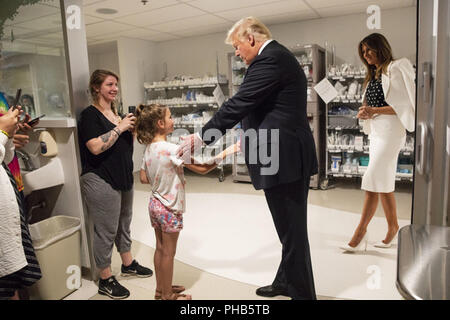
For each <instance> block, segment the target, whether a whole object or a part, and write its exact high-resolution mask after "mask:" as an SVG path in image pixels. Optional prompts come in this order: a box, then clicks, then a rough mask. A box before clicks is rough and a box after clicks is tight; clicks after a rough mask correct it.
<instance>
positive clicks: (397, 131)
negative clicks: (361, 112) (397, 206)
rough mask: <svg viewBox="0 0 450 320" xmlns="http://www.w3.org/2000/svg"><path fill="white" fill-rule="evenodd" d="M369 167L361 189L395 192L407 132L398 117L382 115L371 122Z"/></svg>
mask: <svg viewBox="0 0 450 320" xmlns="http://www.w3.org/2000/svg"><path fill="white" fill-rule="evenodd" d="M371 122H372V123H371V134H370V135H369V140H370V144H369V166H368V167H367V170H366V172H365V173H364V175H363V177H362V183H361V189H363V190H366V191H371V192H382V193H390V192H394V190H395V175H396V173H397V161H398V155H399V153H400V150H401V149H402V148H403V147H404V145H405V141H406V132H405V129H404V127H403V125H402V124H401V122H400V120H399V119H398V117H397V116H392V115H380V116H378V117H376V118H375V119H372V121H371Z"/></svg>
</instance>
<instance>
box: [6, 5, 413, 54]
mask: <svg viewBox="0 0 450 320" xmlns="http://www.w3.org/2000/svg"><path fill="white" fill-rule="evenodd" d="M371 4H377V5H379V6H380V8H381V9H382V10H383V9H393V8H400V7H409V6H414V5H416V1H415V0H149V1H148V3H147V4H146V5H143V4H142V3H141V0H84V1H83V12H84V19H85V24H86V34H87V39H88V43H89V44H94V43H101V42H107V41H111V40H115V39H117V38H118V37H121V36H124V37H132V38H138V39H143V40H151V41H156V42H160V41H167V40H174V39H181V38H185V37H191V36H196V35H204V34H208V33H216V32H222V31H224V32H225V31H226V30H228V29H229V28H230V27H231V26H232V25H233V24H234V23H235V22H236V21H237V20H239V19H240V18H242V17H245V16H249V15H253V16H256V17H258V18H259V19H260V20H261V21H263V22H264V23H266V24H268V25H274V24H280V23H287V22H294V21H301V20H308V19H319V18H325V17H332V16H341V15H348V14H355V13H363V12H366V9H367V7H368V6H369V5H371ZM103 8H108V9H115V10H117V13H115V14H108V15H107V14H101V13H98V12H97V10H98V9H103ZM11 29H12V30H13V34H14V38H15V39H17V40H20V41H23V42H25V43H27V42H28V43H30V44H36V43H39V42H41V43H42V44H43V45H46V46H47V45H52V44H53V45H54V46H58V45H61V39H62V36H61V17H60V12H59V0H45V1H42V2H41V3H39V4H35V5H28V6H24V7H21V8H20V9H19V14H18V15H17V17H16V18H15V19H14V20H8V21H6V23H5V27H4V31H5V33H4V37H3V40H4V39H10V35H11Z"/></svg>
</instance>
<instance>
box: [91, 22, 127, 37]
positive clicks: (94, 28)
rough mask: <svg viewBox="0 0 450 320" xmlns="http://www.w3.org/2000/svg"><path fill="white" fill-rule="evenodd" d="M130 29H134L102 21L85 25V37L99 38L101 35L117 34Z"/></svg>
mask: <svg viewBox="0 0 450 320" xmlns="http://www.w3.org/2000/svg"><path fill="white" fill-rule="evenodd" d="M131 29H134V27H133V26H128V25H125V24H122V23H117V22H113V21H103V22H99V23H93V24H90V25H87V26H86V36H88V37H94V38H99V37H100V36H102V35H106V36H108V35H111V34H114V33H117V32H121V31H127V30H131Z"/></svg>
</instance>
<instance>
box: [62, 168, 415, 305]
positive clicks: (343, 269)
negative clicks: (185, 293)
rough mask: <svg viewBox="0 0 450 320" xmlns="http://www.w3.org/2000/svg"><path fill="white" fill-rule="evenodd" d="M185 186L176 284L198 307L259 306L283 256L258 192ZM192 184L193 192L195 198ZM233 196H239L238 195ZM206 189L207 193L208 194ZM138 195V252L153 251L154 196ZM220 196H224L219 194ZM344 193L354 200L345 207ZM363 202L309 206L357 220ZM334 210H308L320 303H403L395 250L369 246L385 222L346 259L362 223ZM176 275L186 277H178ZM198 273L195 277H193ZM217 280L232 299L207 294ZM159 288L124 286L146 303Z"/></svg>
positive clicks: (84, 295) (321, 195)
mask: <svg viewBox="0 0 450 320" xmlns="http://www.w3.org/2000/svg"><path fill="white" fill-rule="evenodd" d="M230 178H231V177H228V178H227V179H230ZM187 179H188V188H187V190H188V193H187V199H186V203H187V212H186V214H185V216H184V217H185V218H184V219H185V220H184V230H183V231H182V232H181V234H180V238H179V242H178V249H177V255H176V259H177V260H178V261H177V263H178V266H179V267H176V271H175V280H177V279H179V281H181V282H182V283H184V284H186V281H188V280H187V279H188V278H189V279H190V281H191V285H190V286H187V288H189V289H191V293H194V292H195V295H194V298H197V299H258V298H259V297H258V296H256V295H255V294H254V289H255V288H256V287H258V286H261V285H266V284H269V283H271V281H272V279H273V276H274V275H275V272H276V269H277V266H278V263H279V259H280V252H281V246H280V244H279V241H278V237H277V235H276V232H275V229H274V226H273V222H272V219H271V215H270V212H269V210H268V208H267V205H266V202H265V199H264V197H263V194H262V193H261V192H256V191H254V190H253V188H252V186H251V185H250V184H233V183H232V182H231V181H229V180H228V182H226V183H223V184H220V183H218V182H217V180H216V179H215V178H211V177H209V178H208V177H200V178H199V179H203V180H198V179H197V177H194V176H189V175H187ZM199 181H201V182H199ZM190 182H191V183H192V188H191V190H193V192H190V191H189V189H190V188H189V183H190ZM230 188H231V189H236V188H238V189H240V191H239V192H234V191H233V190H230ZM205 189H206V190H207V192H202V191H204V190H205ZM135 190H136V191H135V202H134V216H133V221H132V225H131V231H132V237H133V239H134V240H135V241H136V244H137V245H138V246H139V247H140V248H148V247H154V233H153V229H152V228H151V225H150V221H149V218H148V213H147V199H148V192H147V191H144V190H145V186H142V185H139V184H138V183H137V184H136V188H135ZM216 190H217V191H218V192H217V193H214V191H216ZM242 190H246V191H247V192H242ZM343 191H345V192H344V194H347V195H348V197H345V198H344V199H341V198H342V192H343ZM362 195H363V193H361V191H360V190H358V189H355V190H346V188H339V187H338V188H336V189H331V190H328V191H311V193H310V199H311V198H312V199H314V200H313V201H310V202H314V203H319V204H321V202H323V201H326V199H329V200H330V201H334V200H336V199H338V198H339V199H340V200H339V201H340V205H338V207H341V208H342V206H343V203H345V205H347V206H348V203H349V202H354V203H355V204H354V205H353V207H352V208H354V210H352V211H353V212H358V211H359V210H360V207H358V206H360V202H361V201H360V200H361V199H359V198H356V197H361V196H362ZM324 199H325V200H324ZM333 199H334V200H333ZM410 200H411V199H410V194H409V193H408V191H406V192H401V194H400V195H399V196H398V197H397V205H398V207H399V212H403V213H402V214H399V216H401V217H402V219H400V220H399V225H400V227H402V226H404V225H407V224H409V217H407V213H408V210H410V209H408V208H409V207H408V206H409V205H410ZM336 201H337V200H336ZM327 204H328V203H327ZM330 206H331V205H329V204H328V207H324V206H322V205H316V204H310V205H309V207H308V210H309V211H308V230H309V240H310V246H311V255H312V263H313V272H314V277H315V285H316V292H317V294H318V296H319V298H320V297H324V298H325V297H329V298H337V299H401V296H400V294H399V293H398V291H397V289H396V287H395V279H396V257H397V246H396V245H394V246H393V247H392V248H390V249H379V248H375V247H373V246H372V245H370V244H371V243H374V242H376V241H379V240H381V239H383V238H384V235H385V232H386V222H385V219H384V217H383V216H382V214H381V215H380V214H377V215H376V216H375V217H374V218H373V221H372V222H371V224H370V225H369V247H368V250H367V251H366V252H365V253H358V254H352V253H350V254H349V253H343V252H342V251H341V250H340V249H339V245H340V244H343V243H346V242H348V240H349V238H350V237H351V235H352V233H353V230H354V228H355V227H356V225H357V224H358V221H359V218H360V215H359V214H356V213H352V212H348V211H344V210H337V209H332V208H330ZM405 218H406V219H405ZM395 242H396V241H395ZM143 250H144V251H145V255H143V254H144V251H143ZM139 254H140V259H141V260H140V261H144V260H146V262H147V264H146V265H149V262H151V261H152V259H153V256H148V257H147V255H150V254H152V253H151V249H150V250H149V249H139V250H138V251H137V252H135V255H139ZM115 259H116V262H113V271H114V268H115V269H116V271H117V272H118V270H119V267H120V259H118V257H117V255H116V258H115ZM115 264H117V266H115ZM144 264H145V263H144ZM177 268H178V270H179V269H182V270H183V272H177ZM197 272H198V275H196V276H195V277H191V276H189V274H190V275H192V274H193V273H196V274H197ZM194 278H195V279H194ZM202 279H203V280H202ZM219 280H220V281H221V283H223V287H227V286H228V287H229V288H230V289H229V291H227V290H225V291H223V292H221V293H220V294H218V293H217V292H215V291H214V292H212V291H209V290H211V289H208V288H211V282H212V281H214V283H216V281H219ZM154 281H155V280H154V277H152V278H150V279H144V280H142V279H134V280H126V286H128V287H130V286H131V287H130V288H129V289H130V291H132V288H136V290H137V291H136V292H137V293H136V295H135V296H134V298H137V299H147V298H149V297H150V298H151V296H152V294H153V291H152V290H154V286H155V284H154ZM208 281H209V283H208ZM124 285H125V283H124ZM196 288H198V289H197V290H196ZM200 288H201V289H200ZM231 288H232V289H231ZM96 290H97V287H96V286H95V284H93V283H92V282H89V281H85V282H84V283H83V287H82V289H80V290H78V291H77V292H75V293H74V294H73V295H71V296H69V297H68V299H89V298H93V299H99V298H104V297H101V296H99V295H95V294H96ZM133 290H134V289H133ZM142 290H144V291H142ZM146 290H147V291H146ZM141 291H142V292H141ZM208 291H209V292H208ZM227 293H228V294H229V295H228V296H227ZM132 296H133V294H132ZM130 298H133V297H130ZM279 298H281V299H283V297H279ZM104 299H107V298H104Z"/></svg>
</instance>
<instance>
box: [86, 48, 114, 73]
mask: <svg viewBox="0 0 450 320" xmlns="http://www.w3.org/2000/svg"><path fill="white" fill-rule="evenodd" d="M96 69H105V70H110V71H112V72H114V73H115V74H117V75H119V77H120V72H119V54H118V52H117V47H116V50H114V51H110V52H103V53H89V72H90V73H91V74H92V72H94V70H96Z"/></svg>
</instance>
